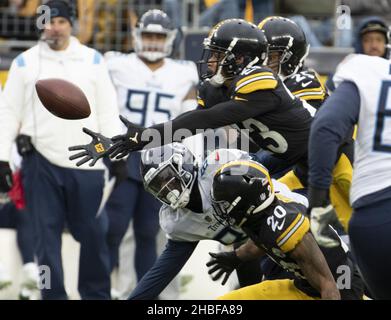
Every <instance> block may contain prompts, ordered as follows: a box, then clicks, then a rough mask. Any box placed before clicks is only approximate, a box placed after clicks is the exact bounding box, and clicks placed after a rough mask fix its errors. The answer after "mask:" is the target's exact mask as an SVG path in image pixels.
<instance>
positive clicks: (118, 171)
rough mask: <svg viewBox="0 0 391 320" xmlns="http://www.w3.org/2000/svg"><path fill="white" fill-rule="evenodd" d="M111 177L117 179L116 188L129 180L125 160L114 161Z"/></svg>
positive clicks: (111, 165)
mask: <svg viewBox="0 0 391 320" xmlns="http://www.w3.org/2000/svg"><path fill="white" fill-rule="evenodd" d="M110 175H111V176H112V177H115V187H117V186H118V185H119V184H120V183H121V182H123V181H125V180H126V179H127V178H128V167H127V165H126V161H125V160H119V161H112V162H111V164H110Z"/></svg>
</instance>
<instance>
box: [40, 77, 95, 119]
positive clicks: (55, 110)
mask: <svg viewBox="0 0 391 320" xmlns="http://www.w3.org/2000/svg"><path fill="white" fill-rule="evenodd" d="M35 89H36V90H37V94H38V97H39V100H41V102H42V104H43V105H44V107H45V108H46V109H47V110H48V111H50V112H51V113H52V114H54V115H55V116H57V117H60V118H63V119H69V120H77V119H84V118H87V117H88V116H89V115H90V114H91V109H90V104H89V103H88V100H87V98H86V96H85V94H84V93H83V91H81V89H80V88H79V87H78V86H76V85H74V84H73V83H71V82H69V81H66V80H63V79H44V80H39V81H37V83H36V84H35Z"/></svg>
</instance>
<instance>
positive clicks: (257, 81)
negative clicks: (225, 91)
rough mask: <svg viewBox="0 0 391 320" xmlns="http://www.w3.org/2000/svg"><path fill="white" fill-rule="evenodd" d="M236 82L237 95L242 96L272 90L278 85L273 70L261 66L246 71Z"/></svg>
mask: <svg viewBox="0 0 391 320" xmlns="http://www.w3.org/2000/svg"><path fill="white" fill-rule="evenodd" d="M235 81H236V83H235V93H241V94H247V93H251V92H254V91H258V90H272V89H275V88H276V87H277V85H278V81H277V79H276V77H275V76H274V74H273V72H272V71H271V69H269V68H265V67H259V66H256V67H252V68H248V69H244V70H243V72H242V73H241V74H240V76H239V77H238V78H237V79H236V80H235Z"/></svg>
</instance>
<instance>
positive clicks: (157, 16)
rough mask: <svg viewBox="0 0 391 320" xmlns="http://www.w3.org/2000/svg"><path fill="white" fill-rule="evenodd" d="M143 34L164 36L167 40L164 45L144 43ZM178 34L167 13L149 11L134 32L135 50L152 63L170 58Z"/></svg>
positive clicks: (155, 10)
mask: <svg viewBox="0 0 391 320" xmlns="http://www.w3.org/2000/svg"><path fill="white" fill-rule="evenodd" d="M143 33H157V34H163V35H165V36H166V39H165V42H164V43H163V45H162V44H161V43H157V42H153V41H143V39H142V34H143ZM176 33H177V30H176V29H175V28H174V26H173V24H172V23H171V20H170V18H169V17H168V15H167V14H166V13H164V12H163V11H161V10H157V9H153V10H148V11H147V12H145V13H144V14H143V15H142V16H141V18H140V20H139V21H138V22H137V25H136V28H135V29H134V31H133V37H134V50H135V52H136V53H137V55H139V56H141V57H143V58H144V59H146V60H148V61H151V62H153V61H157V60H160V59H163V58H164V57H168V56H169V55H170V54H171V52H172V49H173V46H174V40H175V37H176Z"/></svg>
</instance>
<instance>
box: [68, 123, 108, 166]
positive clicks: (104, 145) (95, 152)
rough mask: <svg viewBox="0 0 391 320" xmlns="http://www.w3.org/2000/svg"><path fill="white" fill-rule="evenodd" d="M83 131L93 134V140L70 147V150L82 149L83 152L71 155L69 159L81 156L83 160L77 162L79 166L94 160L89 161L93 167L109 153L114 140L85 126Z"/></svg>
mask: <svg viewBox="0 0 391 320" xmlns="http://www.w3.org/2000/svg"><path fill="white" fill-rule="evenodd" d="M83 132H85V133H86V134H88V135H89V136H91V138H92V141H91V142H90V143H89V144H85V145H80V146H72V147H69V148H68V150H69V151H80V150H82V151H81V152H79V153H76V154H74V155H72V156H70V157H69V160H76V159H80V158H81V160H80V161H79V162H77V163H76V166H78V167H79V166H81V165H82V164H84V163H86V162H88V161H90V160H92V161H91V162H90V163H89V166H90V167H93V166H94V165H95V163H96V162H97V161H98V160H99V159H100V158H103V157H104V156H106V155H108V154H109V149H110V147H111V146H112V145H113V142H112V140H111V139H110V138H107V137H105V136H104V135H102V134H100V133H96V132H93V131H91V130H90V129H87V128H83Z"/></svg>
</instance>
